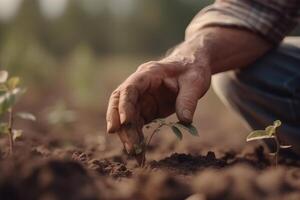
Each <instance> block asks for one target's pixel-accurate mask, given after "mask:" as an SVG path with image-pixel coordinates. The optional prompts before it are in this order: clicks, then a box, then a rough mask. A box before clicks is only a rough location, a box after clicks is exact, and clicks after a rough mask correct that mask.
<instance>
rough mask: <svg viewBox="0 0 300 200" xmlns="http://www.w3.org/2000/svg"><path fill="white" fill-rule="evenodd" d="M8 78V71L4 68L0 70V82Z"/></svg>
mask: <svg viewBox="0 0 300 200" xmlns="http://www.w3.org/2000/svg"><path fill="white" fill-rule="evenodd" d="M7 78H8V72H7V71H5V70H1V71H0V83H5V82H6V81H7Z"/></svg>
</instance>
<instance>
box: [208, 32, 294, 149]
mask: <svg viewBox="0 0 300 200" xmlns="http://www.w3.org/2000/svg"><path fill="white" fill-rule="evenodd" d="M213 87H214V90H215V92H216V93H217V95H218V96H219V97H220V98H221V100H222V101H223V102H224V103H225V104H226V105H228V106H229V107H231V108H232V109H233V110H235V111H237V113H238V114H239V115H240V116H241V117H242V118H243V119H244V120H245V121H246V122H247V124H248V125H249V126H250V127H251V128H252V129H264V128H265V127H266V126H267V125H271V124H272V123H273V121H274V120H276V119H279V120H281V121H282V123H283V124H282V126H281V127H280V128H279V130H278V134H279V138H280V141H281V142H282V143H284V144H289V145H292V146H293V147H292V149H293V150H294V151H295V152H297V153H300V37H287V38H286V39H285V40H284V41H283V42H282V44H281V45H280V46H279V47H277V48H276V49H274V50H272V51H270V52H269V53H268V54H266V55H265V56H263V57H262V58H260V59H259V60H257V61H256V62H255V63H253V64H252V65H251V66H248V67H246V68H244V69H240V70H236V71H229V72H225V73H220V74H217V75H214V77H213Z"/></svg>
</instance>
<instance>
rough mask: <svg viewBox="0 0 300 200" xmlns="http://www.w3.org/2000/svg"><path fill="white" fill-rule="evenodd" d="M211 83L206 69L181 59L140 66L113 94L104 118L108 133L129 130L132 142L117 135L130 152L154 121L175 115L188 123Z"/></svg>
mask: <svg viewBox="0 0 300 200" xmlns="http://www.w3.org/2000/svg"><path fill="white" fill-rule="evenodd" d="M210 79H211V73H210V69H209V67H207V66H198V65H195V64H193V63H192V62H188V61H186V60H184V59H182V60H179V61H178V60H174V59H171V58H166V59H163V60H161V61H151V62H147V63H145V64H142V65H141V66H140V67H139V68H138V69H137V71H136V72H134V73H133V74H132V75H131V76H129V77H128V78H127V79H126V80H125V81H124V82H123V83H122V84H121V85H120V86H119V87H118V88H117V89H116V90H115V91H114V92H113V93H112V95H111V97H110V100H109V105H108V109H107V115H106V119H107V131H108V132H109V133H115V132H118V133H120V132H124V127H126V129H128V127H131V133H129V134H131V137H132V138H133V139H132V138H131V139H130V138H128V135H127V136H125V137H124V134H121V135H120V134H119V135H120V138H121V140H122V142H123V143H124V146H125V149H126V150H127V152H131V151H132V149H133V146H134V144H136V143H138V142H140V141H141V139H139V138H142V137H143V136H142V132H141V129H142V126H143V125H144V124H146V123H149V122H151V121H152V120H153V119H156V118H164V117H167V116H169V115H171V114H173V113H174V112H176V114H177V117H178V119H179V121H181V122H182V123H186V124H189V123H191V122H192V120H193V115H194V112H195V109H196V106H197V102H198V100H199V99H200V98H201V97H202V96H203V95H204V94H205V92H206V91H207V90H208V88H209V85H210ZM132 134H135V136H133V135H132ZM122 135H123V136H122Z"/></svg>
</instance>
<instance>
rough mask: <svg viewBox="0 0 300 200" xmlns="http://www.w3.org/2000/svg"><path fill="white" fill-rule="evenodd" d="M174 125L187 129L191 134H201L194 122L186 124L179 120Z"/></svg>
mask: <svg viewBox="0 0 300 200" xmlns="http://www.w3.org/2000/svg"><path fill="white" fill-rule="evenodd" d="M174 125H175V126H177V127H179V128H183V129H184V130H187V131H188V132H189V133H190V134H191V135H194V136H199V134H198V131H197V128H196V127H195V126H193V125H192V124H189V125H184V124H181V123H180V122H177V123H175V124H174Z"/></svg>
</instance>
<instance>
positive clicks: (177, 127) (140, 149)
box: [134, 119, 199, 166]
mask: <svg viewBox="0 0 300 200" xmlns="http://www.w3.org/2000/svg"><path fill="white" fill-rule="evenodd" d="M153 123H155V124H157V127H156V128H155V129H154V130H153V131H152V133H151V135H150V137H149V139H148V141H147V138H145V139H144V140H143V141H142V142H141V143H140V144H138V145H135V146H134V151H135V152H134V154H135V156H138V155H141V154H142V155H143V156H142V160H141V162H140V165H141V166H143V165H144V164H145V160H146V159H145V153H146V151H147V148H148V147H149V145H150V143H151V141H152V138H153V136H154V135H155V134H157V133H159V132H160V130H161V128H162V127H164V126H167V127H169V128H171V130H172V133H174V135H175V136H176V137H177V138H178V139H179V140H182V138H183V133H182V130H186V131H187V132H188V133H190V134H191V135H193V136H199V135H198V131H197V129H196V128H195V127H194V126H193V125H191V124H190V125H185V124H182V123H180V122H166V121H165V120H164V119H156V120H153ZM146 128H150V126H149V125H147V126H146Z"/></svg>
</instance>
